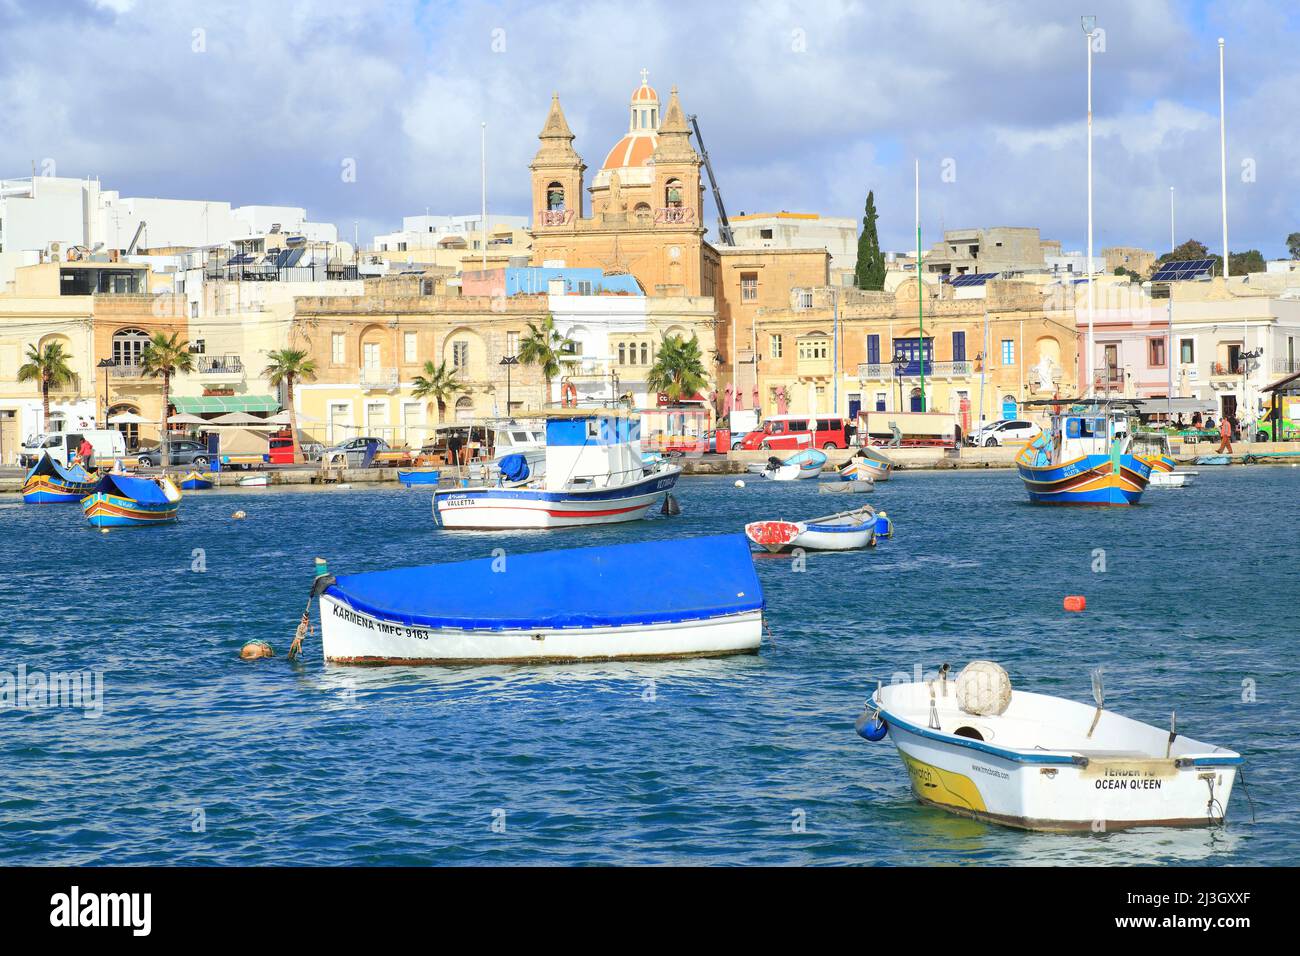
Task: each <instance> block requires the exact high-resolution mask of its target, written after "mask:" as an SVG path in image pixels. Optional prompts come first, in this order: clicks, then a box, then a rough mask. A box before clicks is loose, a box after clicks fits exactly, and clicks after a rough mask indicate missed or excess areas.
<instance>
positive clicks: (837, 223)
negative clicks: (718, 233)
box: [730, 210, 858, 285]
mask: <svg viewBox="0 0 1300 956" xmlns="http://www.w3.org/2000/svg"><path fill="white" fill-rule="evenodd" d="M730 223H731V233H732V235H733V236H734V237H735V240H736V246H737V247H739V248H742V249H825V250H826V251H827V252H829V253H830V255H831V261H830V272H831V284H832V285H853V273H854V270H855V269H856V268H857V264H858V221H857V220H856V219H854V218H852V217H841V216H821V215H818V214H817V213H811V212H786V211H784V210H782V211H781V212H760V213H741V214H740V215H738V216H733V217H732V218H731V220H730Z"/></svg>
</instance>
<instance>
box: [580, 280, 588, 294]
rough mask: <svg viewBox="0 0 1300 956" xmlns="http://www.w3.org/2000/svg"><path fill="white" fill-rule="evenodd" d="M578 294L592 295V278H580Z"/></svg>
mask: <svg viewBox="0 0 1300 956" xmlns="http://www.w3.org/2000/svg"><path fill="white" fill-rule="evenodd" d="M578 295H591V280H590V279H579V280H578Z"/></svg>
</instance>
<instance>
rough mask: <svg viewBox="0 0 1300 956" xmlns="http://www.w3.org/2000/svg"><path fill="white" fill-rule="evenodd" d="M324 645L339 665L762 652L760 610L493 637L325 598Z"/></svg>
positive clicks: (533, 630) (488, 631)
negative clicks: (370, 611)
mask: <svg viewBox="0 0 1300 956" xmlns="http://www.w3.org/2000/svg"><path fill="white" fill-rule="evenodd" d="M320 611H321V645H322V647H323V649H324V652H325V660H326V661H328V662H331V663H335V664H499V663H564V662H569V661H590V660H632V659H651V660H653V659H668V658H685V657H722V656H726V655H731V654H753V653H757V652H758V649H759V645H760V643H761V642H762V632H763V613H762V611H761V610H756V611H747V612H744V613H740V614H732V615H726V616H723V617H717V618H710V619H706V620H697V621H678V622H671V623H660V624H634V625H623V626H618V627H608V626H607V627H569V628H530V629H528V630H491V629H481V630H475V629H460V628H455V629H453V628H447V629H442V628H432V627H421V626H411V625H407V624H404V623H401V622H398V621H388V620H384V619H383V618H380V617H376V616H374V615H371V614H368V613H365V612H362V611H358V610H356V609H354V608H351V607H349V606H348V605H347V604H345V603H343V602H341V601H339V600H336V599H335V598H334V597H332V596H331V595H330V594H328V593H326V594H324V595H322V596H321V599H320Z"/></svg>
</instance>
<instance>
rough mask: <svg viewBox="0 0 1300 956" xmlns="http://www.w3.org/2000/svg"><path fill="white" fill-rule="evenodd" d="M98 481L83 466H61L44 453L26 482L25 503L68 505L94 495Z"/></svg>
mask: <svg viewBox="0 0 1300 956" xmlns="http://www.w3.org/2000/svg"><path fill="white" fill-rule="evenodd" d="M96 481H98V478H96V477H93V476H91V475H90V474H88V473H87V472H86V470H85V469H83V468H82V467H81V466H80V465H72V466H71V467H68V466H65V465H60V464H59V463H58V462H57V461H55V460H54V459H53V458H51V457H50V454H49V452H41V457H40V458H39V459H38V460H37V462H36V464H34V465H33V466H32V468H31V471H29V472H27V477H26V479H25V480H24V481H23V503H24V504H29V505H48V504H68V503H72V502H77V501H80V500H81V499H82V498H84V497H86V495H88V494H90V492H91V490H92V489H93V488H94V487H95V482H96Z"/></svg>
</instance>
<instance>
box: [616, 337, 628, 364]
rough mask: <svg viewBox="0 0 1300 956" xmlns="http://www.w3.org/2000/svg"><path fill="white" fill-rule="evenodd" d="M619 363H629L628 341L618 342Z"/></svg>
mask: <svg viewBox="0 0 1300 956" xmlns="http://www.w3.org/2000/svg"><path fill="white" fill-rule="evenodd" d="M618 364H619V365H626V364H627V345H626V343H623V342H619V343H618Z"/></svg>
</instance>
